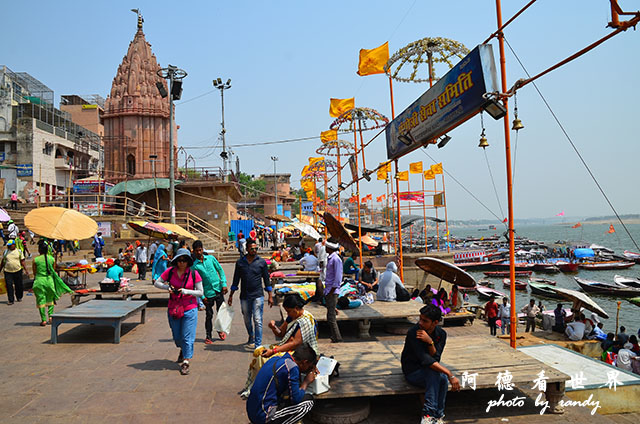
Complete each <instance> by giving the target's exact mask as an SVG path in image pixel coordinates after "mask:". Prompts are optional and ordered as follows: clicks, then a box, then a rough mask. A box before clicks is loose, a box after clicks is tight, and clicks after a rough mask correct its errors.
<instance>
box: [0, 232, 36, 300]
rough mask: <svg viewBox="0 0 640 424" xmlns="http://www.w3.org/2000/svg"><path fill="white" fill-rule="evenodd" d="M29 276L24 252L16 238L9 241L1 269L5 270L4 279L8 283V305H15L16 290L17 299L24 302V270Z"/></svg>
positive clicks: (0, 265) (0, 264)
mask: <svg viewBox="0 0 640 424" xmlns="http://www.w3.org/2000/svg"><path fill="white" fill-rule="evenodd" d="M23 269H24V274H25V276H26V277H27V278H29V273H28V272H27V268H26V267H25V263H24V254H23V253H22V251H20V249H18V248H17V246H16V241H15V240H9V241H8V242H7V250H5V251H4V256H3V257H2V262H1V263H0V271H2V270H4V281H5V283H6V285H7V299H8V302H7V305H13V301H14V290H15V300H17V301H18V302H22V292H23V290H22V270H23Z"/></svg>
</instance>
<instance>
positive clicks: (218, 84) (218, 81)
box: [213, 78, 231, 181]
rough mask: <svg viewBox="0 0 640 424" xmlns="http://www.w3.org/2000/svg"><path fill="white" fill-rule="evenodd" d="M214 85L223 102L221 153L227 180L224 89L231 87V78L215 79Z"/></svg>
mask: <svg viewBox="0 0 640 424" xmlns="http://www.w3.org/2000/svg"><path fill="white" fill-rule="evenodd" d="M213 86H214V87H215V88H217V89H218V90H220V100H221V102H222V131H221V132H220V133H221V134H222V153H220V157H221V158H222V169H223V172H224V173H223V177H222V178H223V181H227V158H228V157H229V154H228V153H227V142H226V140H225V133H226V132H227V130H226V129H225V128H224V90H228V89H230V88H231V78H229V79H228V80H227V82H225V83H223V82H222V78H217V79H214V80H213Z"/></svg>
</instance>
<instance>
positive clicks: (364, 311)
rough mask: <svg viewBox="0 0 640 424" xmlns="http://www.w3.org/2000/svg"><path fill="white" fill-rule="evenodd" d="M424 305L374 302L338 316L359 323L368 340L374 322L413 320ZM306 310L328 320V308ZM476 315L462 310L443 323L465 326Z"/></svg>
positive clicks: (342, 311) (311, 305) (313, 305)
mask: <svg viewBox="0 0 640 424" xmlns="http://www.w3.org/2000/svg"><path fill="white" fill-rule="evenodd" d="M423 306H424V305H423V304H421V303H419V302H415V301H408V302H373V303H372V304H370V305H362V306H360V307H359V308H355V309H341V310H340V312H339V313H338V315H337V318H336V319H337V321H338V322H340V321H357V322H358V330H359V337H362V338H368V337H370V335H369V329H370V327H371V321H372V320H393V319H399V318H412V317H417V316H419V315H420V308H422V307H423ZM305 310H307V311H309V312H311V314H312V315H313V316H314V318H315V319H316V321H319V322H323V321H326V320H327V308H325V307H324V306H321V305H318V304H316V303H309V304H307V305H306V306H305ZM475 317H476V315H475V314H473V313H471V312H467V311H466V310H464V309H463V310H462V311H461V312H454V313H450V314H448V315H445V316H444V318H443V323H444V324H445V325H446V324H447V323H450V324H460V323H462V324H464V323H465V322H466V321H470V322H473V320H474V319H475Z"/></svg>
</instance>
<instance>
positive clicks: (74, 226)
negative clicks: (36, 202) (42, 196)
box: [24, 206, 98, 240]
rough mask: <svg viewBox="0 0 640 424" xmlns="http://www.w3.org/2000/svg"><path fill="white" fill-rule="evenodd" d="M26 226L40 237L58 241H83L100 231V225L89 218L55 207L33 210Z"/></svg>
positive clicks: (26, 219)
mask: <svg viewBox="0 0 640 424" xmlns="http://www.w3.org/2000/svg"><path fill="white" fill-rule="evenodd" d="M24 224H25V225H26V226H27V228H28V229H30V230H31V231H33V232H34V233H36V234H38V235H39V236H42V237H47V238H50V239H56V240H83V239H87V238H89V237H93V236H94V235H95V234H96V232H97V231H98V223H97V222H96V221H94V220H93V219H91V218H89V217H88V216H86V215H84V214H81V213H80V212H77V211H74V210H72V209H67V208H59V207H53V206H51V207H46V208H38V209H33V210H32V211H31V212H29V213H28V214H27V215H26V216H25V217H24Z"/></svg>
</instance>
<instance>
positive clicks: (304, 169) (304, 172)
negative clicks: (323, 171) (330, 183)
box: [300, 165, 309, 177]
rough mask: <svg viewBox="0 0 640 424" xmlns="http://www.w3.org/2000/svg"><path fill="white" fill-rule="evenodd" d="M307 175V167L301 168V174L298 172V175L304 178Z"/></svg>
mask: <svg viewBox="0 0 640 424" xmlns="http://www.w3.org/2000/svg"><path fill="white" fill-rule="evenodd" d="M308 173H309V165H305V166H304V168H302V172H300V175H302V176H303V177H304V176H305V175H307V174H308Z"/></svg>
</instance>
